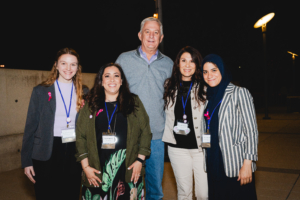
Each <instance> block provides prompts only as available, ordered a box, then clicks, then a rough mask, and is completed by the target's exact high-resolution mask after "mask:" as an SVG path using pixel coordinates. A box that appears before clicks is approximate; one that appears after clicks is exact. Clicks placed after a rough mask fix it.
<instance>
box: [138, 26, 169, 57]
mask: <svg viewBox="0 0 300 200" xmlns="http://www.w3.org/2000/svg"><path fill="white" fill-rule="evenodd" d="M138 36H139V39H140V40H141V42H142V50H143V51H144V52H148V51H156V50H157V48H158V45H159V44H160V43H161V41H162V39H163V37H164V36H163V35H161V31H160V26H159V24H158V23H157V22H156V21H147V22H146V23H145V24H144V27H143V29H142V32H139V34H138Z"/></svg>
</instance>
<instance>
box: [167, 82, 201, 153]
mask: <svg viewBox="0 0 300 200" xmlns="http://www.w3.org/2000/svg"><path fill="white" fill-rule="evenodd" d="M190 85H191V81H183V87H181V88H180V89H179V90H178V93H177V97H176V104H175V109H174V114H175V121H174V126H176V125H177V121H178V120H182V119H183V105H182V96H183V101H184V103H185V101H186V97H187V94H188V91H189V88H190ZM191 93H192V91H191V92H190V94H189V96H188V100H187V103H186V107H185V114H186V115H187V121H188V123H189V125H188V127H189V129H190V133H189V134H188V135H179V134H176V133H175V132H174V131H173V134H174V137H175V140H176V144H170V143H169V144H168V145H169V146H171V147H176V148H184V149H198V147H197V141H196V136H195V130H194V124H193V115H192V103H191Z"/></svg>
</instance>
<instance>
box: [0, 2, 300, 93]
mask: <svg viewBox="0 0 300 200" xmlns="http://www.w3.org/2000/svg"><path fill="white" fill-rule="evenodd" d="M162 1H163V4H162V6H163V8H162V9H163V25H164V35H165V37H164V47H165V49H164V50H165V51H164V53H165V54H166V55H167V56H169V57H170V58H171V59H173V60H174V59H175V57H176V54H177V53H178V51H179V50H180V49H181V48H182V47H184V46H187V45H190V46H193V47H195V48H197V49H198V50H199V51H200V53H201V54H202V56H203V57H204V56H206V55H208V54H210V53H216V54H219V55H220V56H221V57H222V58H223V59H224V61H225V63H226V65H227V66H228V67H229V68H230V70H231V72H232V74H233V80H234V81H238V82H239V84H240V85H242V86H245V87H247V88H248V89H250V91H251V93H252V94H253V95H254V96H255V95H256V96H257V97H259V96H260V94H261V93H263V80H264V75H265V74H264V62H263V42H262V31H261V28H258V29H254V28H253V26H254V24H255V22H256V21H257V20H258V19H259V18H261V17H262V16H264V15H266V14H268V13H270V12H275V17H274V18H273V19H272V20H271V21H270V22H269V23H268V24H267V47H268V75H269V85H270V88H269V91H270V94H271V95H277V94H278V93H280V91H281V90H282V89H281V88H282V87H286V88H287V90H288V89H289V88H290V86H291V84H292V76H293V75H294V74H299V69H300V65H299V63H300V57H296V68H297V70H296V73H293V70H292V56H291V55H290V54H288V53H287V51H292V52H294V53H297V54H299V55H300V42H299V41H300V39H299V37H300V28H299V22H300V21H299V20H300V11H299V8H298V7H297V6H296V4H295V2H296V1H284V2H283V1H281V3H274V2H275V1H273V3H272V4H268V3H267V2H265V3H262V1H236V2H239V3H229V1H200V0H185V1H182V0H181V1H179V0H162ZM76 2H77V1H61V3H59V4H54V2H53V1H40V3H29V1H22V3H16V2H12V3H0V8H1V16H0V27H1V29H0V30H1V31H0V36H1V40H0V41H1V42H0V47H1V48H0V64H5V66H6V68H14V69H37V70H50V69H51V67H52V64H53V62H54V57H55V55H56V52H57V51H58V50H59V49H61V48H63V47H71V48H74V49H75V50H76V51H77V52H78V53H79V55H80V57H81V62H82V66H83V71H84V72H92V73H95V72H97V71H98V69H99V67H100V66H102V65H103V64H105V63H107V62H113V61H115V60H116V58H117V57H118V55H119V54H120V53H122V52H124V51H129V50H132V49H135V48H137V46H138V45H140V41H139V39H138V37H137V34H138V31H139V28H140V22H141V21H142V20H143V19H144V18H146V17H149V16H152V15H153V13H154V12H155V2H154V1H153V0H130V1H121V0H109V1H98V3H94V2H93V3H89V2H87V1H85V2H83V1H82V2H81V3H76ZM219 2H220V3H219ZM270 2H271V1H270ZM239 66H241V68H239Z"/></svg>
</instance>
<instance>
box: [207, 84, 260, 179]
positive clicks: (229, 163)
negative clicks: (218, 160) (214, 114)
mask: <svg viewBox="0 0 300 200" xmlns="http://www.w3.org/2000/svg"><path fill="white" fill-rule="evenodd" d="M203 121H204V120H203ZM204 126H206V125H205V124H204ZM204 130H206V128H205V129H204ZM219 145H220V148H221V152H222V157H223V163H224V169H225V173H226V175H227V176H228V177H237V176H238V175H239V171H240V169H241V167H242V165H243V162H244V159H248V160H252V161H253V162H252V171H253V172H254V171H255V170H256V163H255V161H257V159H258V157H257V145H258V130H257V122H256V115H255V109H254V105H253V98H252V96H251V94H250V92H249V91H248V90H247V89H246V88H242V87H238V86H235V85H233V84H232V83H230V84H229V85H228V86H227V88H226V90H225V93H224V97H223V100H222V103H221V106H220V109H219ZM205 169H206V165H205Z"/></svg>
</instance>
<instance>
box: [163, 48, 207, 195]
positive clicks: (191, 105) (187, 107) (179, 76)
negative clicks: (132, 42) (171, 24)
mask: <svg viewBox="0 0 300 200" xmlns="http://www.w3.org/2000/svg"><path fill="white" fill-rule="evenodd" d="M201 61H202V57H201V54H200V53H199V52H198V51H197V50H196V49H194V48H193V47H184V48H183V49H181V50H180V51H179V53H178V55H177V57H176V60H175V62H174V66H173V72H172V76H171V78H169V79H167V80H166V84H165V94H164V100H165V112H166V125H165V131H164V135H163V138H162V140H163V141H164V142H166V143H167V144H168V153H169V158H170V161H171V165H172V168H173V171H174V174H175V178H176V183H177V190H178V199H179V200H181V199H192V196H193V177H194V179H195V195H196V197H197V199H207V196H208V194H207V176H206V173H205V171H204V169H203V166H204V165H203V160H204V157H203V152H202V148H201V141H200V137H201V134H202V132H203V131H202V126H201V124H202V120H203V119H202V115H203V111H204V103H205V96H204V94H205V91H204V82H203V80H202V74H201V70H200V64H201Z"/></svg>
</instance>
